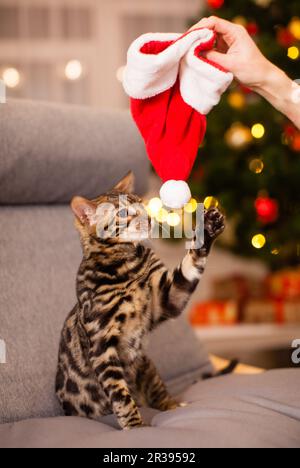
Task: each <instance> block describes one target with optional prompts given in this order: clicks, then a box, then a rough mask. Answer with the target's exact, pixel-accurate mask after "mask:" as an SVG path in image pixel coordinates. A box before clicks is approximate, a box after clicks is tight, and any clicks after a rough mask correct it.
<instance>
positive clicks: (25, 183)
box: [0, 101, 210, 423]
mask: <svg viewBox="0 0 300 468" xmlns="http://www.w3.org/2000/svg"><path fill="white" fill-rule="evenodd" d="M0 129H1V130H0V151H1V159H0V291H1V292H0V339H2V340H4V341H5V344H6V363H5V364H1V363H0V423H1V422H2V423H3V422H9V421H15V420H20V419H25V418H30V417H42V416H55V415H58V414H60V408H59V406H58V404H57V401H56V398H55V394H54V380H55V371H56V362H57V353H58V343H59V337H60V331H61V328H62V324H63V321H64V319H65V317H66V315H67V314H68V312H69V311H70V310H71V308H72V307H73V305H74V303H75V300H76V296H75V277H76V272H77V268H78V266H79V263H80V260H81V249H80V244H79V239H78V235H77V232H76V231H75V229H74V227H73V216H72V213H71V210H70V208H69V204H68V203H69V201H70V199H71V198H72V196H74V195H85V196H90V197H93V196H96V195H98V194H99V193H101V192H103V191H105V190H107V189H108V188H109V187H111V186H112V185H113V184H114V183H115V182H116V180H118V178H120V177H121V176H122V175H124V174H125V173H126V172H127V171H128V170H129V169H133V170H134V172H135V174H136V179H137V190H138V192H140V193H142V192H143V190H145V189H146V187H147V180H148V164H147V160H146V157H145V153H144V149H143V144H142V142H141V139H140V137H139V135H138V133H137V132H136V130H135V127H134V125H133V124H132V122H131V119H130V117H129V115H128V114H127V113H126V112H125V113H122V112H121V113H119V112H117V113H111V112H104V111H92V110H88V109H83V108H77V107H68V106H57V105H48V104H42V103H35V104H33V103H30V102H23V101H12V102H8V104H5V105H3V106H2V105H1V106H0ZM149 352H150V354H151V356H152V358H153V359H154V361H155V362H156V364H157V366H158V367H159V370H160V372H161V373H162V375H163V377H164V378H165V379H166V380H167V381H168V382H169V384H170V385H171V387H172V389H173V391H179V390H181V388H182V387H183V386H185V385H188V384H189V383H191V382H192V381H194V380H195V379H197V378H199V377H200V376H201V374H202V373H203V372H206V371H207V370H210V365H209V363H208V357H207V354H206V353H205V351H204V350H203V349H202V348H200V347H199V345H198V342H197V340H196V338H195V337H194V335H193V332H192V331H191V329H190V328H189V326H188V325H187V324H186V323H185V321H184V320H183V319H182V320H180V321H173V322H169V323H168V324H165V325H164V326H163V327H161V328H160V329H159V330H158V331H157V332H155V334H153V335H152V336H151V339H150V350H149Z"/></svg>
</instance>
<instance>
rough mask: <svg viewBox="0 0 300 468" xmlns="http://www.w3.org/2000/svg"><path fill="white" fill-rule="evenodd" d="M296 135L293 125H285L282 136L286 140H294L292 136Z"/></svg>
mask: <svg viewBox="0 0 300 468" xmlns="http://www.w3.org/2000/svg"><path fill="white" fill-rule="evenodd" d="M296 133H297V129H296V127H295V126H294V125H292V124H290V123H288V124H286V125H285V127H284V134H285V136H286V137H288V138H294V136H295V135H296Z"/></svg>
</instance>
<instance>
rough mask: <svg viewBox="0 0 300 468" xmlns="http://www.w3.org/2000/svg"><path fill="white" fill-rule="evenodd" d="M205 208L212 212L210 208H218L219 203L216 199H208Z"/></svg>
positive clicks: (205, 201)
mask: <svg viewBox="0 0 300 468" xmlns="http://www.w3.org/2000/svg"><path fill="white" fill-rule="evenodd" d="M203 204H204V208H205V209H206V210H210V208H218V206H219V201H218V200H217V199H216V198H215V197H211V196H210V197H206V198H205V200H204V202H203Z"/></svg>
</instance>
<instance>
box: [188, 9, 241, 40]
mask: <svg viewBox="0 0 300 468" xmlns="http://www.w3.org/2000/svg"><path fill="white" fill-rule="evenodd" d="M197 28H208V29H212V30H214V31H215V32H216V33H217V34H219V35H220V36H222V38H223V40H224V41H225V42H226V44H227V45H228V46H229V47H230V46H231V45H232V44H233V43H234V42H235V41H236V40H238V39H240V37H241V35H244V34H245V32H246V30H245V28H243V26H240V25H238V24H234V23H231V22H230V21H227V20H224V19H222V18H218V17H217V16H210V17H209V18H202V20H201V21H199V22H198V23H197V24H195V25H194V26H193V27H192V28H191V29H197Z"/></svg>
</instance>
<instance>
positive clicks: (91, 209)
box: [71, 197, 97, 226]
mask: <svg viewBox="0 0 300 468" xmlns="http://www.w3.org/2000/svg"><path fill="white" fill-rule="evenodd" d="M71 208H72V211H73V213H74V214H75V216H76V217H77V218H78V219H79V221H80V222H81V223H82V224H86V225H89V226H91V225H93V224H95V215H96V209H97V206H96V205H95V203H93V202H91V201H90V200H87V199H86V198H83V197H74V198H73V200H72V201H71Z"/></svg>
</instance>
